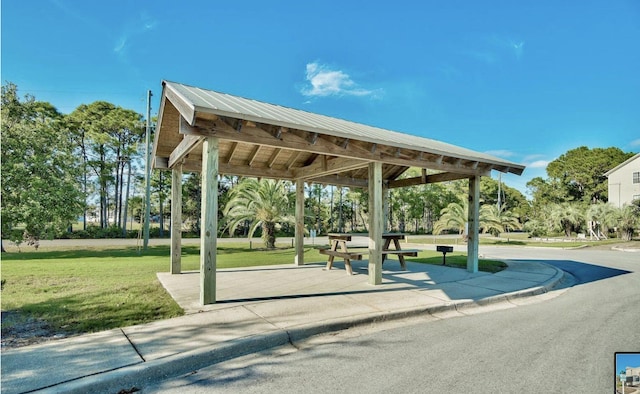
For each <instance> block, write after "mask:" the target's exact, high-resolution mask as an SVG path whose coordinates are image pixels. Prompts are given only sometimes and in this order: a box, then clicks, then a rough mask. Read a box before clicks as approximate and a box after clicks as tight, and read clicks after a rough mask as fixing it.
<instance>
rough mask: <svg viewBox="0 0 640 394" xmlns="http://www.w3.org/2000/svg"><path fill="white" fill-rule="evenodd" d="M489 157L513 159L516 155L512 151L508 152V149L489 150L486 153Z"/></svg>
mask: <svg viewBox="0 0 640 394" xmlns="http://www.w3.org/2000/svg"><path fill="white" fill-rule="evenodd" d="M485 153H486V154H488V155H492V156H499V157H512V156H515V153H514V152H512V151H510V150H506V149H496V150H489V151H486V152H485Z"/></svg>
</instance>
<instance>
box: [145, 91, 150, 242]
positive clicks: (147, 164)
mask: <svg viewBox="0 0 640 394" xmlns="http://www.w3.org/2000/svg"><path fill="white" fill-rule="evenodd" d="M151 96H152V94H151V90H148V91H147V135H146V139H145V157H146V162H145V174H144V179H145V187H146V195H145V207H144V244H143V246H144V250H145V251H146V250H147V247H148V246H149V219H150V216H151V151H150V149H149V145H150V144H151Z"/></svg>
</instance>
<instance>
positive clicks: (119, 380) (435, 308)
mask: <svg viewBox="0 0 640 394" xmlns="http://www.w3.org/2000/svg"><path fill="white" fill-rule="evenodd" d="M540 264H543V263H540ZM544 265H545V266H548V267H551V268H554V269H555V270H556V273H555V274H554V276H553V277H552V278H551V279H548V280H547V281H545V282H544V283H543V284H541V285H539V286H535V287H532V288H529V289H524V290H518V291H514V292H510V293H504V294H498V295H495V296H491V297H487V298H483V299H479V300H462V301H458V302H448V303H445V304H439V305H431V306H428V305H423V306H418V307H410V308H405V309H401V310H393V311H390V310H387V311H380V312H372V313H366V314H361V315H356V316H350V317H343V318H336V319H330V320H325V321H321V322H315V323H309V324H304V325H299V326H295V327H291V328H288V329H278V330H276V331H272V332H270V333H267V334H258V335H253V336H250V337H244V338H239V339H235V340H232V341H229V342H226V343H222V344H218V345H213V346H208V347H204V348H201V349H196V350H191V351H188V352H184V353H178V354H175V355H172V356H168V357H163V358H160V359H156V360H151V361H146V362H141V363H138V364H135V365H131V366H127V367H123V368H119V369H115V370H112V371H107V372H103V373H98V374H95V375H91V376H85V377H81V378H78V379H75V380H72V381H68V382H63V383H60V384H57V385H55V386H52V387H48V388H45V389H41V390H36V392H43V393H63V392H64V393H86V392H94V393H97V392H102V393H116V392H118V391H120V390H122V389H127V390H130V389H132V388H134V387H136V388H139V389H141V388H143V387H144V386H146V385H147V384H149V383H152V382H157V381H160V380H164V379H169V378H175V377H179V376H182V375H185V374H189V373H191V372H195V371H197V370H198V369H201V368H204V367H207V366H210V365H214V364H217V363H220V362H223V361H227V360H230V359H233V358H237V357H241V356H245V355H248V354H252V353H257V352H260V351H264V350H268V349H271V348H274V347H278V346H282V345H286V344H291V345H294V343H295V342H297V341H301V340H304V339H307V338H310V337H312V336H314V335H318V334H325V333H330V332H336V331H341V330H345V329H348V328H353V327H357V326H363V325H367V324H375V323H381V322H386V321H392V320H401V319H405V318H410V317H416V316H420V315H425V314H428V315H432V316H434V317H436V318H438V316H437V315H438V314H445V313H447V312H457V313H460V314H463V313H465V311H466V312H468V311H469V310H470V309H476V308H481V307H486V306H489V305H493V304H498V303H504V302H509V301H510V300H512V299H517V298H524V297H530V296H536V295H540V294H544V293H546V292H548V291H550V290H551V289H553V288H554V287H555V286H556V285H557V283H558V282H559V281H560V280H561V279H562V276H563V271H562V270H560V269H558V268H556V267H553V266H551V265H547V264H544ZM512 305H513V306H514V307H515V306H516V305H515V304H512ZM440 318H441V317H440Z"/></svg>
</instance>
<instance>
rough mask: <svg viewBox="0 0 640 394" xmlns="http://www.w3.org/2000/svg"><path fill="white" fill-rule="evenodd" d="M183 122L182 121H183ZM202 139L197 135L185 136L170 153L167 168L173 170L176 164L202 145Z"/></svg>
mask: <svg viewBox="0 0 640 394" xmlns="http://www.w3.org/2000/svg"><path fill="white" fill-rule="evenodd" d="M183 121H184V120H183ZM202 140H204V137H202V136H197V135H185V136H184V138H183V139H182V141H181V142H180V143H179V144H178V146H177V147H176V148H175V149H174V150H173V152H171V155H170V156H169V163H168V165H169V168H173V166H174V165H176V163H179V162H181V161H182V159H184V158H185V157H186V156H187V155H188V154H189V153H190V152H191V151H192V150H194V149H195V148H196V147H197V146H198V145H200V144H201V143H202Z"/></svg>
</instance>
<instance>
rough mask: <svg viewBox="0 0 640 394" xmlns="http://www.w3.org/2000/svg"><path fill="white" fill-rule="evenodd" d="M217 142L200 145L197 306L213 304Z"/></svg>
mask: <svg viewBox="0 0 640 394" xmlns="http://www.w3.org/2000/svg"><path fill="white" fill-rule="evenodd" d="M218 155H219V151H218V139H217V138H215V137H207V139H205V140H204V143H203V145H202V203H201V219H200V226H201V230H200V303H201V304H202V305H207V304H214V303H215V302H216V251H217V244H216V242H217V238H216V237H217V234H218Z"/></svg>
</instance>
